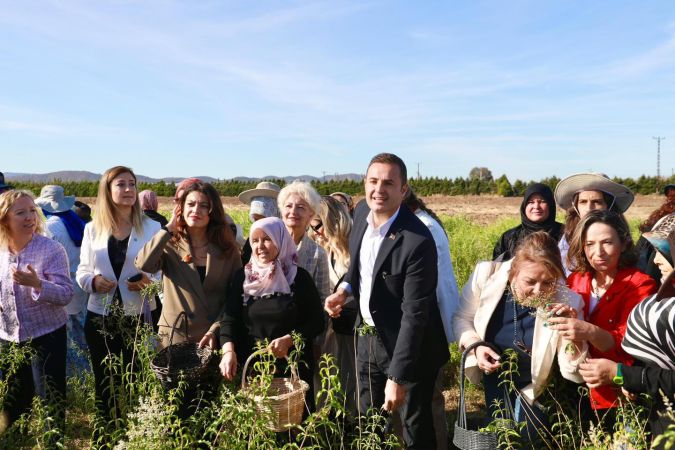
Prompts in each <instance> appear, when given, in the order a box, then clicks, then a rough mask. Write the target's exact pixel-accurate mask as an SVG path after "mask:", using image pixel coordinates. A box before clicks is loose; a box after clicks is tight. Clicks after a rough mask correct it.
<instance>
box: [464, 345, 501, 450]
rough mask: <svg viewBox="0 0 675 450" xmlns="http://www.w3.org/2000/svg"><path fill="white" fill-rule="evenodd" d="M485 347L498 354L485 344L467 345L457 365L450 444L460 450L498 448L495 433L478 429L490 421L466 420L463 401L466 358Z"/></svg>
mask: <svg viewBox="0 0 675 450" xmlns="http://www.w3.org/2000/svg"><path fill="white" fill-rule="evenodd" d="M481 345H484V346H487V347H490V348H492V349H493V350H495V351H497V352H498V353H499V350H497V349H496V348H495V347H494V346H493V345H492V344H489V343H487V342H482V341H480V342H475V343H473V344H471V345H469V346H468V347H467V348H466V350H464V353H462V359H461V362H460V365H459V405H458V407H457V421H456V422H455V435H454V437H453V438H452V443H453V444H455V446H457V448H459V449H461V450H496V449H497V447H498V445H497V444H498V436H497V433H496V432H488V431H480V428H483V427H485V426H486V425H487V424H489V423H490V422H491V421H492V419H490V418H489V417H481V418H475V419H470V420H468V421H467V418H466V403H465V400H464V365H465V363H466V357H467V356H468V355H469V353H470V352H471V351H473V349H475V348H476V347H478V346H481Z"/></svg>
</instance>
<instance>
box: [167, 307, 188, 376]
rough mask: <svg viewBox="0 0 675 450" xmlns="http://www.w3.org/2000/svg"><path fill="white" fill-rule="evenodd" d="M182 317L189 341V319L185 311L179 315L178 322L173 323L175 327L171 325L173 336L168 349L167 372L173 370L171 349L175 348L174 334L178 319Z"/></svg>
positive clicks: (170, 338) (170, 337)
mask: <svg viewBox="0 0 675 450" xmlns="http://www.w3.org/2000/svg"><path fill="white" fill-rule="evenodd" d="M181 317H184V318H185V320H183V325H185V338H186V339H187V335H188V323H187V322H188V319H187V314H186V313H185V311H181V312H180V313H178V315H177V316H176V320H174V321H173V325H171V335H169V346H168V347H167V351H166V353H167V362H166V370H170V368H171V347H172V346H173V333H174V332H175V331H176V324H177V323H178V319H180V318H181Z"/></svg>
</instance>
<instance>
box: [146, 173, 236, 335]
mask: <svg viewBox="0 0 675 450" xmlns="http://www.w3.org/2000/svg"><path fill="white" fill-rule="evenodd" d="M136 267H138V268H139V269H140V270H143V271H146V272H156V271H157V270H161V271H162V282H163V286H164V299H163V309H162V316H161V318H160V319H159V334H160V336H161V337H162V345H163V346H167V345H168V344H169V336H170V334H171V327H172V325H173V324H174V321H175V320H176V318H177V317H178V315H179V314H180V313H181V312H183V311H184V312H185V313H186V316H187V321H188V327H187V336H186V335H185V332H184V329H185V328H184V325H183V323H182V320H181V321H179V323H177V324H176V328H177V329H176V332H175V334H174V338H173V343H174V344H175V343H178V342H185V341H189V342H198V343H199V345H200V346H204V345H209V346H210V347H211V348H216V347H217V345H218V338H217V336H218V335H219V334H220V333H219V329H220V323H219V322H218V315H219V313H220V310H221V308H222V307H223V305H224V303H225V297H226V294H227V286H228V284H229V282H230V277H231V275H232V274H233V273H234V272H236V270H237V269H239V268H240V267H241V258H240V255H239V251H238V250H237V247H236V245H235V243H234V238H233V236H232V233H231V232H230V230H229V229H228V226H227V224H226V222H225V211H224V209H223V205H222V203H221V202H220V196H219V195H218V192H217V191H216V189H215V188H214V187H213V186H211V185H210V184H208V183H202V182H195V183H193V184H190V185H188V186H187V187H186V188H185V189H184V190H183V191H182V192H181V196H180V198H179V199H178V202H177V203H176V206H175V208H174V211H173V217H172V218H171V220H170V221H169V223H168V225H167V227H166V229H162V230H160V231H159V232H158V233H157V234H156V235H155V236H154V237H153V238H152V239H151V240H150V242H148V243H147V244H146V245H145V247H143V249H142V250H141V251H140V252H139V253H138V256H137V257H136ZM183 320H185V319H183Z"/></svg>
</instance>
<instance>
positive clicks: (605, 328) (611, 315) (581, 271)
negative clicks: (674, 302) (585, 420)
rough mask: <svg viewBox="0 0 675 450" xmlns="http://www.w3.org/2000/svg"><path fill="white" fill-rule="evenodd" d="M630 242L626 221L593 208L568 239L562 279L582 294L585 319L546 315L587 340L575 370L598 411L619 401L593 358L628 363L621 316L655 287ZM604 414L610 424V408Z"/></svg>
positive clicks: (561, 329)
mask: <svg viewBox="0 0 675 450" xmlns="http://www.w3.org/2000/svg"><path fill="white" fill-rule="evenodd" d="M633 248H634V245H633V240H632V238H631V236H630V229H629V227H628V224H627V223H626V221H625V220H624V219H623V218H622V217H621V216H620V215H618V214H617V213H614V212H610V211H593V212H591V213H589V214H588V215H587V216H586V217H584V219H582V221H581V222H579V224H578V225H577V228H576V230H575V232H574V235H573V238H572V242H571V243H570V251H569V253H568V255H567V257H568V262H569V263H571V266H572V267H575V270H574V272H572V274H571V275H570V276H569V278H568V279H567V284H568V285H569V287H570V289H572V290H573V291H575V292H577V293H579V294H580V295H581V296H582V298H583V299H584V303H585V306H584V317H585V318H586V320H578V319H569V318H553V319H550V320H549V322H551V323H554V324H555V325H554V329H557V330H558V331H559V332H560V333H561V335H562V336H563V337H566V338H567V339H574V340H579V339H583V340H587V341H588V343H589V353H590V355H589V358H588V360H587V362H586V363H584V364H581V365H580V371H579V373H580V374H581V375H582V376H583V377H584V381H585V382H586V384H587V385H588V387H589V388H590V405H589V406H590V409H592V410H595V412H597V415H598V416H599V417H603V416H604V414H603V412H602V411H601V410H608V409H609V408H614V407H616V406H618V398H619V394H620V392H621V386H620V385H619V384H618V383H620V380H619V379H617V380H616V381H617V383H615V382H614V379H613V378H612V377H611V376H609V371H608V370H606V368H605V367H604V366H603V365H600V364H596V363H595V359H596V358H606V359H609V360H612V361H614V362H620V363H622V364H626V365H632V364H633V358H632V357H630V356H629V355H628V354H627V353H626V352H624V351H623V349H622V348H621V340H622V339H623V336H624V334H625V332H626V321H627V320H628V315H629V314H630V312H631V310H632V309H633V307H635V305H637V304H638V303H640V302H641V301H642V300H643V299H644V298H646V297H647V296H649V295H651V294H654V293H655V292H656V289H657V286H656V283H655V282H654V280H653V279H652V278H651V277H650V276H648V275H646V274H644V273H642V272H640V271H639V270H637V269H636V268H635V263H636V260H637V256H636V254H635V252H634V251H633ZM605 412H607V411H605ZM592 415H593V416H594V414H592ZM608 416H609V418H610V420H609V422H608V423H607V425H610V426H611V422H612V420H611V418H612V417H613V414H609V415H608Z"/></svg>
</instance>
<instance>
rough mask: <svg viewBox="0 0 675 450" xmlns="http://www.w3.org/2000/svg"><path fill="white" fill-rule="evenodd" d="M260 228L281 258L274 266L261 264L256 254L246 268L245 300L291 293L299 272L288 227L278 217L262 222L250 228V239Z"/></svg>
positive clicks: (293, 243)
mask: <svg viewBox="0 0 675 450" xmlns="http://www.w3.org/2000/svg"><path fill="white" fill-rule="evenodd" d="M257 229H261V230H262V231H263V232H264V233H265V234H266V235H267V236H269V238H270V239H271V240H272V242H273V243H274V245H275V246H276V247H277V249H278V250H279V255H277V258H276V259H275V260H274V261H272V262H271V263H267V264H263V263H262V262H260V261H258V258H257V257H256V254H255V251H254V252H253V253H252V254H251V260H250V261H249V263H248V264H246V266H245V267H244V274H245V277H244V297H245V298H246V299H248V297H252V296H255V297H260V296H263V295H269V294H274V293H282V294H290V293H291V285H292V284H293V281H295V275H296V273H298V262H297V261H298V254H297V251H296V247H295V242H293V238H291V235H290V234H289V233H288V230H287V229H286V226H285V225H284V223H283V222H282V221H281V219H279V218H277V217H267V218H265V219H260V220H258V221H257V222H255V223H254V224H253V225H252V226H251V231H250V233H249V236H251V235H252V234H253V232H254V231H255V230H257Z"/></svg>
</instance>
